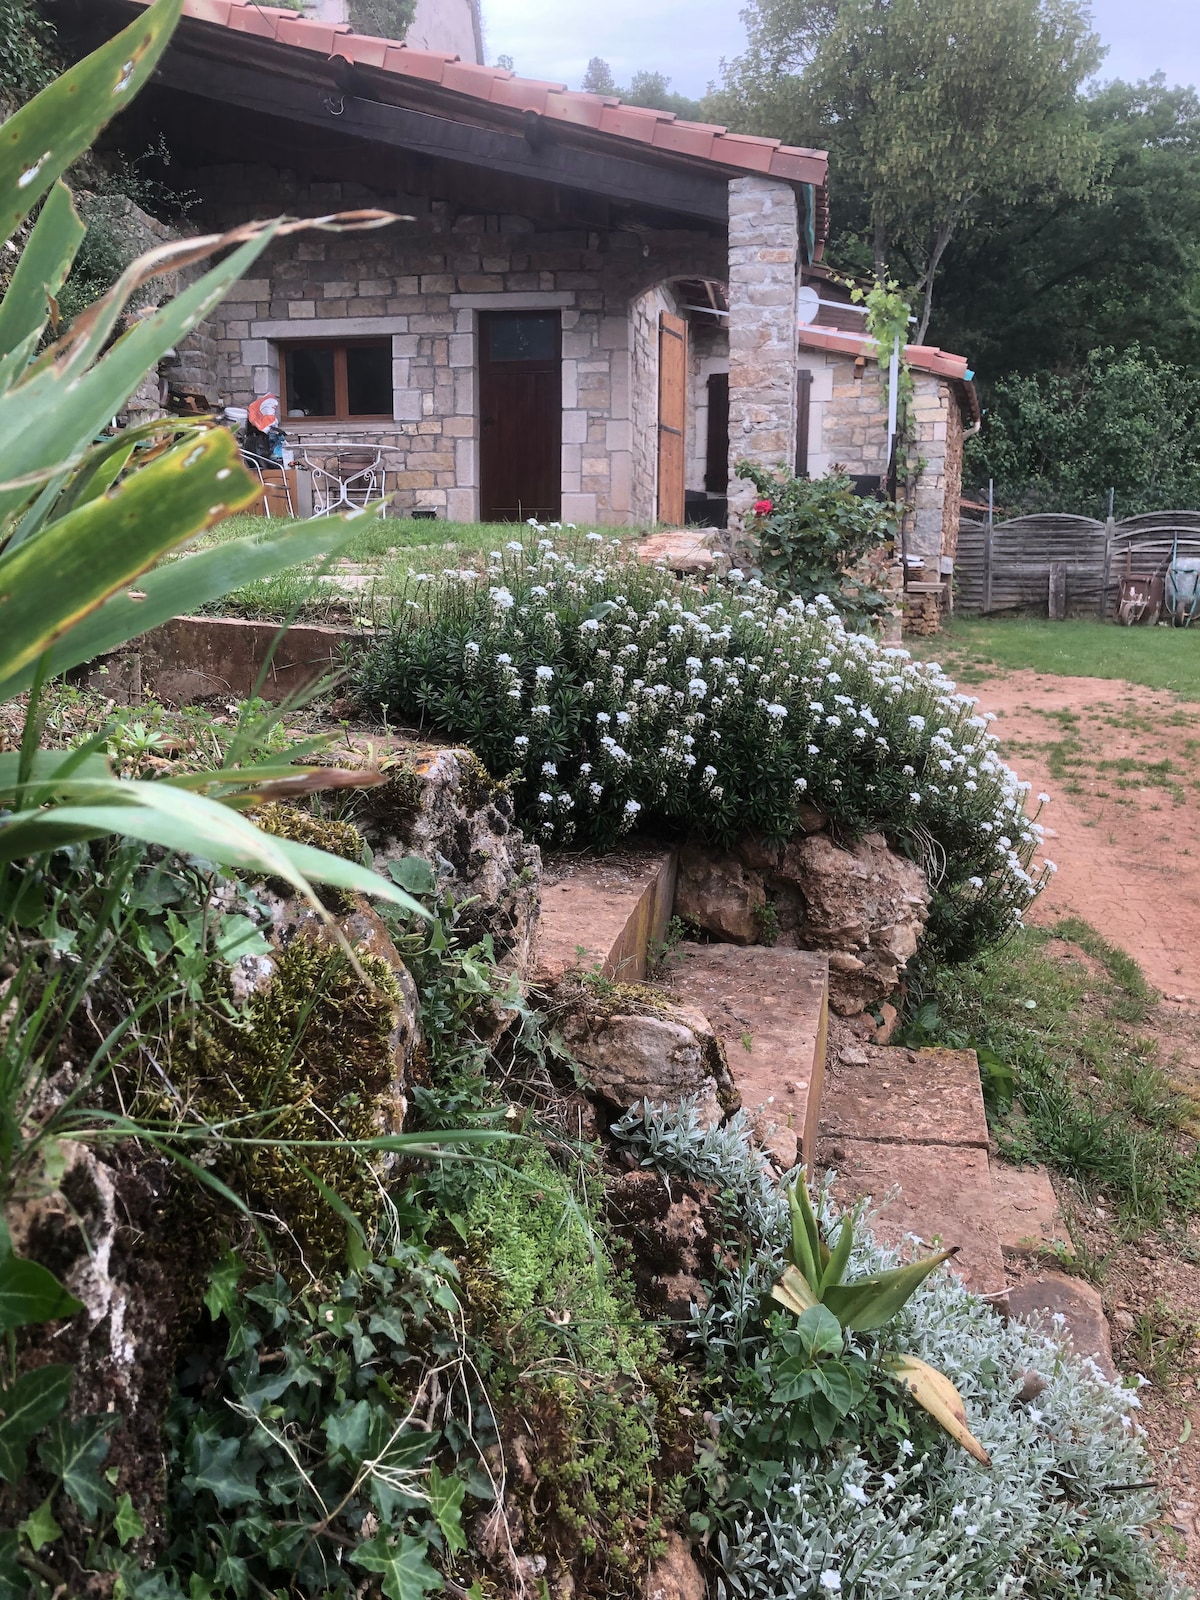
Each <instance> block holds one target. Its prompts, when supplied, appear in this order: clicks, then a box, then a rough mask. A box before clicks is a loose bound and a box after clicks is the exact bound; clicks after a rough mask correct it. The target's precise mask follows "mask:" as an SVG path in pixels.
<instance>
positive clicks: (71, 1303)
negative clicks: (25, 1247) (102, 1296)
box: [0, 1255, 80, 1333]
mask: <svg viewBox="0 0 1200 1600" xmlns="http://www.w3.org/2000/svg"><path fill="white" fill-rule="evenodd" d="M79 1309H80V1302H79V1301H78V1300H76V1298H75V1296H74V1295H71V1294H68V1293H67V1291H66V1290H65V1289H64V1288H63V1286H62V1284H61V1283H59V1281H58V1279H57V1278H56V1277H55V1276H54V1274H53V1273H52V1272H47V1270H46V1268H45V1267H42V1266H39V1265H38V1263H37V1262H36V1261H26V1260H25V1258H24V1257H23V1256H14V1255H0V1333H8V1332H9V1331H10V1329H12V1328H23V1327H25V1326H26V1324H27V1323H30V1322H53V1321H54V1319H55V1318H56V1317H73V1316H74V1315H75V1313H76V1312H77V1311H78V1310H79Z"/></svg>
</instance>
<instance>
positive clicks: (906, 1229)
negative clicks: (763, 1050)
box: [823, 1139, 1006, 1295]
mask: <svg viewBox="0 0 1200 1600" xmlns="http://www.w3.org/2000/svg"><path fill="white" fill-rule="evenodd" d="M823 1150H824V1155H825V1159H826V1163H827V1165H828V1166H829V1167H831V1168H833V1170H834V1171H835V1172H836V1174H837V1178H836V1181H835V1183H834V1186H833V1192H834V1195H835V1196H836V1197H837V1199H838V1201H839V1202H840V1203H841V1204H842V1205H844V1206H847V1207H848V1206H851V1205H853V1204H854V1202H855V1201H856V1200H858V1199H861V1198H862V1197H863V1196H864V1195H869V1196H870V1197H871V1198H872V1200H873V1201H874V1202H875V1204H876V1205H877V1206H879V1208H880V1209H879V1211H878V1213H877V1215H876V1216H875V1218H874V1221H873V1223H872V1228H873V1231H874V1233H875V1237H876V1238H877V1239H878V1240H879V1242H880V1243H881V1244H890V1245H902V1244H903V1243H904V1241H905V1239H906V1238H907V1237H908V1236H909V1235H910V1234H915V1235H916V1236H917V1237H918V1238H919V1239H921V1240H922V1241H923V1243H924V1244H925V1245H927V1246H932V1245H933V1244H934V1243H935V1242H938V1243H940V1245H941V1246H942V1247H943V1248H945V1247H948V1246H950V1245H958V1246H959V1253H958V1255H957V1256H955V1258H954V1260H953V1261H952V1262H951V1263H950V1265H951V1269H952V1270H953V1271H954V1272H956V1273H957V1274H958V1276H959V1277H960V1278H962V1279H963V1281H964V1282H965V1283H966V1284H967V1286H968V1288H971V1289H974V1291H975V1293H976V1294H986V1295H1000V1294H1002V1293H1003V1292H1004V1289H1005V1285H1006V1278H1005V1272H1004V1257H1003V1256H1002V1255H1001V1253H1000V1241H999V1239H998V1238H997V1237H996V1229H995V1225H994V1216H995V1196H994V1194H993V1192H992V1179H991V1173H990V1172H989V1170H988V1158H987V1151H986V1150H978V1149H975V1148H973V1147H971V1146H967V1145H944V1144H876V1143H869V1142H868V1141H866V1140H863V1139H829V1140H827V1141H826V1142H825V1144H824V1146H823ZM897 1190H898V1191H899V1192H898V1193H895V1192H894V1191H897ZM889 1196H891V1198H889ZM921 1253H922V1254H924V1253H925V1252H924V1251H922V1252H921Z"/></svg>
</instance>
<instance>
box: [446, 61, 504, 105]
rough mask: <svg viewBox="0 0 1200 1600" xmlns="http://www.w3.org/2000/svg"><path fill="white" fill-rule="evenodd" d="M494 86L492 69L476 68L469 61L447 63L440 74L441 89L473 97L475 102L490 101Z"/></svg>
mask: <svg viewBox="0 0 1200 1600" xmlns="http://www.w3.org/2000/svg"><path fill="white" fill-rule="evenodd" d="M495 86H496V69H495V68H494V67H477V66H476V65H475V64H474V62H470V61H448V62H447V63H446V68H445V71H444V72H443V73H442V87H443V88H444V89H453V90H454V92H455V93H456V94H469V95H473V96H474V97H475V98H476V99H477V100H491V98H492V91H493V90H494V88H495Z"/></svg>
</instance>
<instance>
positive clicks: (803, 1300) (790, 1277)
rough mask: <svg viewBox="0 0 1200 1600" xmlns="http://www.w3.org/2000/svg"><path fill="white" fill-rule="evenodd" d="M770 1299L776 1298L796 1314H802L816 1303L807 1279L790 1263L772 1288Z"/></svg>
mask: <svg viewBox="0 0 1200 1600" xmlns="http://www.w3.org/2000/svg"><path fill="white" fill-rule="evenodd" d="M771 1299H772V1300H777V1301H778V1302H779V1304H780V1305H781V1306H786V1307H787V1309H788V1310H789V1311H794V1312H795V1313H796V1315H797V1316H803V1315H804V1313H805V1312H806V1311H811V1310H812V1308H813V1306H815V1305H816V1304H817V1297H816V1295H815V1294H814V1293H813V1292H812V1288H811V1286H810V1284H809V1281H808V1279H807V1278H806V1277H805V1276H804V1274H803V1273H802V1272H800V1271H798V1270H797V1269H796V1268H795V1267H793V1266H790V1265H789V1266H786V1267H784V1269H783V1276H782V1277H781V1278H780V1280H779V1282H778V1283H777V1284H775V1285H774V1287H773V1288H772V1290H771Z"/></svg>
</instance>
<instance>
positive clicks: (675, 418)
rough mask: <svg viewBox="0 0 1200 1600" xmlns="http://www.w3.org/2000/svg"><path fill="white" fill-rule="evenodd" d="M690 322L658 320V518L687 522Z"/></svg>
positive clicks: (665, 316) (667, 315)
mask: <svg viewBox="0 0 1200 1600" xmlns="http://www.w3.org/2000/svg"><path fill="white" fill-rule="evenodd" d="M687 365H688V363H687V323H686V322H685V321H684V320H683V318H682V317H675V316H672V315H671V313H670V312H669V311H664V312H662V313H661V315H660V316H659V320H658V520H659V521H660V522H669V523H672V524H673V525H674V526H675V527H677V528H678V527H682V526H683V509H684V494H683V489H684V480H685V476H686V473H687V448H686V446H687V431H686V430H687Z"/></svg>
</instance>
